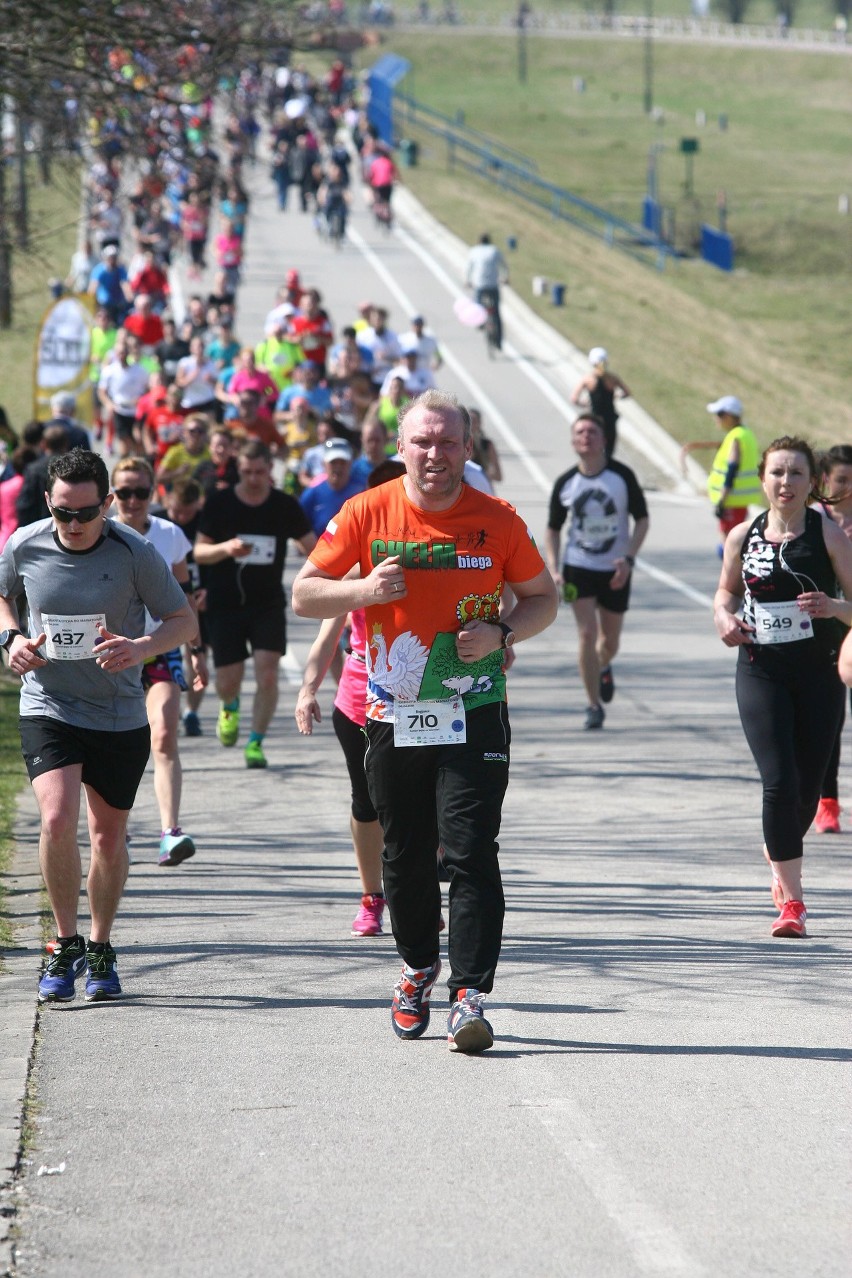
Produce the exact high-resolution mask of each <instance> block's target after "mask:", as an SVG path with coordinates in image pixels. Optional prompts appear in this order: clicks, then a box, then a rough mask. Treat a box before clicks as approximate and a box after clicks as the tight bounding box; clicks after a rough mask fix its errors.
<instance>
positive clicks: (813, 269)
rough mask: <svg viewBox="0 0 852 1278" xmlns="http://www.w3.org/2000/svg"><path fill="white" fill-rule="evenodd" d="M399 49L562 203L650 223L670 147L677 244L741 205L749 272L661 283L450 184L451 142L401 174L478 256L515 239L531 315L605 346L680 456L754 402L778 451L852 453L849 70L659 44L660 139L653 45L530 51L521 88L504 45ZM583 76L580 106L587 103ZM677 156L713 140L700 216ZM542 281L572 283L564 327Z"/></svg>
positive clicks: (692, 272)
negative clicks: (736, 400)
mask: <svg viewBox="0 0 852 1278" xmlns="http://www.w3.org/2000/svg"><path fill="white" fill-rule="evenodd" d="M387 47H392V48H393V51H394V52H398V53H400V54H402V55H403V56H404V57H407V58H408V59H409V60H410V61H411V63H412V67H413V71H412V73H411V74H410V75H409V76H408V77H406V79H405V80H403V81H402V83H401V85H400V88H401V89H403V90H404V91H406V92H409V93H411V94H413V95H414V96H415V97H416V98H418V99H419V100H421V101H423V102H424V103H426V104H428V105H431V106H433V107H436V108H437V109H440V110H442V111H443V112H444V113H446V114H448V115H450V116H452V115H454V114H455V112H456V111H457V110H459V109H461V110H463V111H464V114H465V119H466V121H467V123H468V124H469V125H471V126H472V127H474V128H478V129H480V130H482V131H483V132H486V133H488V134H489V135H491V136H494V137H499V138H500V139H501V140H502V141H504V142H506V143H508V144H509V145H512V146H514V147H516V148H517V149H518V150H520V151H523V152H524V153H525V154H527V155H529V156H531V157H533V158H535V159H536V160H537V161H538V163H539V165H540V168H541V171H542V173H543V174H545V175H547V176H548V177H549V178H550V179H551V180H552V181H554V182H556V183H557V184H558V185H562V186H564V187H566V188H568V189H569V190H571V191H572V192H574V193H576V194H579V195H582V196H584V197H586V198H587V199H589V200H591V201H593V202H594V203H597V204H600V205H603V206H604V207H606V208H607V209H610V210H612V211H613V212H617V213H620V214H622V215H623V216H625V217H627V218H629V219H630V220H634V221H635V220H638V217H639V211H640V205H641V199H642V196H643V194H644V192H645V189H646V169H647V162H648V153H649V148H650V146H651V144H652V143H659V144H661V145H662V146H663V148H664V149H663V151H662V153H661V156H660V161H659V182H660V198H661V200H662V202H663V203H664V204H666V205H670V206H671V207H672V208H673V209H674V213H675V219H676V226H677V231H678V239H679V242H680V243H682V244H689V243H691V241H692V240H693V239H694V237H695V235H696V234H697V227H698V224H699V222H700V221H701V220H702V219H703V220H707V221H708V222H710V223H711V224H714V225H715V224H716V223H717V210H716V196H717V192H718V191H719V190H722V189H724V190H725V191H726V192H727V197H728V229H729V230H730V232H731V233H732V235H733V236H734V240H735V245H736V250H737V270H736V271H735V272H734V273H733V274H726V273H725V272H721V271H718V270H716V269H715V268H713V267H711V266H709V265H707V264H705V263H702V262H700V261H698V260H682V261H679V262H676V263H673V264H671V265H669V266H667V267H666V270H665V271H664V272H657V271H655V270H654V269H651V268H649V267H647V266H643V265H641V264H639V263H637V262H634V261H633V260H632V259H630V258H628V257H626V256H624V255H623V254H619V253H618V252H616V251H614V250H611V249H609V248H607V247H606V246H605V245H604V244H602V243H601V242H599V241H597V240H596V239H594V238H592V237H590V236H588V235H584V234H583V233H582V232H580V231H576V230H574V229H572V228H571V227H569V226H567V225H566V224H564V223H558V222H555V221H553V220H552V219H551V218H549V217H548V216H547V215H546V214H544V213H539V212H536V211H535V210H532V209H530V208H528V207H527V206H526V205H524V204H522V203H520V202H519V201H515V200H513V199H512V198H511V197H503V196H501V195H500V194H499V192H498V191H497V189H496V188H495V187H493V186H491V185H490V184H487V183H484V182H482V181H480V180H478V179H477V178H475V177H472V176H470V175H468V174H467V173H463V172H461V171H459V172H456V173H451V172H449V170H448V167H447V158H446V154H445V148H444V145H443V143H440V142H436V141H434V140H432V139H430V138H429V137H428V136H427V135H426V134H425V133H420V134H417V133H416V132H415V133H414V136H416V137H418V140H419V141H420V143H421V157H420V163H419V165H418V167H417V168H415V169H411V170H405V172H404V177H405V181H406V182H407V183H409V185H410V187H411V190H412V191H413V193H414V194H415V195H416V196H417V197H418V198H419V199H421V200H422V201H423V203H424V204H425V205H426V206H427V207H428V208H429V209H430V211H431V212H432V213H433V214H435V215H436V216H437V217H439V218H440V220H441V221H443V222H444V223H445V224H447V225H448V226H450V227H451V228H452V229H453V230H455V231H456V232H457V233H458V234H459V235H461V236H462V238H464V239H465V240H467V241H468V242H471V241H473V240H475V239H476V238H477V237H478V235H479V234H480V232H481V231H482V230H484V229H489V230H490V231H491V232H492V235H493V236H494V238H495V239H496V240H498V241H503V242H505V238H506V236H508V235H509V234H514V235H516V236H517V238H518V245H519V247H518V249H517V251H516V252H515V253H514V254H513V256H512V261H511V267H512V277H513V283H514V284H515V286H516V288H517V289H518V291H519V292H520V294H521V296H523V297H524V298H525V300H527V301H529V302H530V304H531V305H533V306H534V307H535V308H536V309H537V310H538V311H539V312H540V313H542V314H543V315H545V316H546V317H547V319H548V320H549V321H550V322H551V323H553V324H554V326H555V327H557V328H558V329H559V330H560V331H561V332H562V333H564V335H565V336H566V337H568V338H569V339H570V340H571V341H573V342H575V343H576V345H578V346H579V347H580V348H583V349H588V348H589V347H590V346H592V345H598V344H601V345H604V346H606V347H608V348H609V350H610V353H611V356H612V361H613V366H614V367H615V368H616V370H617V371H618V372H620V373H621V375H622V376H623V377H624V379H625V380H626V381H627V383H628V384H629V385H630V386H631V389H632V390H633V391H634V394H635V396H636V398H637V399H638V400H639V401H640V402H641V403H642V404H643V405H644V406H645V407H646V408H647V409H648V410H649V411H650V412H651V413H652V414H653V415H654V416H655V417H656V418H657V419H658V420H659V421H660V422H661V423H662V425H663V426H664V427H665V428H666V429H667V430H668V431H669V432H670V433H671V434H672V435H673V436H674V437H675V438H678V439H681V440H686V439H695V438H706V437H707V435H708V425H712V423H710V422H709V419H708V417H707V415H706V413H705V412H704V404H705V403H707V402H708V400H709V399H710V398H715V397H716V396H717V395H718V394H721V393H723V392H725V391H728V392H733V393H736V394H738V395H740V396H741V397H742V398H743V400H744V401H745V404H746V408H747V412H748V417H749V420H750V422H751V424H752V425H753V426H754V428H755V429H756V431H757V433H758V435H759V436H760V438H761V439H762V440H763V441H764V442H768V441H769V440H770V439H772V438H773V437H775V436H776V435H777V434H779V433H781V432H783V431H787V430H805V431H806V432H807V434H808V435H809V436H810V437H811V438H813V439H815V440H816V441H817V442H820V443H836V442H838V441H839V440H845V439H848V438H850V436H852V413H850V407H849V400H848V373H849V343H850V321H849V307H848V296H849V286H850V282H852V253H850V247H852V242H850V235H852V219H850V218H849V217H841V216H840V215H839V214H838V212H837V198H838V195H839V194H840V193H841V192H842V191H844V190H845V189H847V188H848V187H849V185H850V181H849V179H850V172H849V163H848V155H847V151H848V125H847V124H846V121H845V119H844V112H845V113H846V118H847V119H848V113H849V110H850V107H852V80H850V77H849V61H848V58H847V57H845V56H836V55H829V54H804V53H792V52H789V51H787V50H782V51H777V52H773V51H772V50H740V49H726V48H721V47H709V46H706V47H704V46H693V45H689V46H677V45H666V44H664V43H662V42H657V43H656V44H655V77H654V82H655V95H654V100H655V103H656V104H657V105H659V106H660V107H661V108H662V111H663V122H662V123H660V124H655V123H654V122H653V121H651V120H649V119H648V118H647V117H646V116H645V114H644V112H643V110H642V95H643V66H642V56H643V55H642V48H641V45H640V44H636V45H633V44H629V43H627V42H624V41H615V40H582V39H574V38H572V39H571V40H568V41H563V40H546V41H545V40H541V41H530V42H529V62H528V78H527V82H526V84H525V85H521V84H520V83H519V82H518V77H517V66H516V51H515V49H514V46H513V42H512V41H507V40H505V39H500V38H494V39H489V38H482V37H480V36H476V37H465V36H464V35H462V34H460V33H459V32H454V33H453V34H452V35H451V36H450V37H448V36H447V34H446V33H441V34H433V33H430V34H428V35H426V34H423V35H419V36H418V38H417V39H416V40H414V39H410V38H404V37H403V36H402V35H401V34H398V35H394V36H393V37H392V40H391V41H389V44H388V46H386V48H387ZM472 65H475V67H476V74H471V71H470V68H471V66H472ZM578 77H582V78H583V79H584V80H585V82H586V91H585V92H584V93H578V92H576V91H575V88H574V83H575V79H576V78H578ZM698 110H702V111H704V112H705V114H706V117H707V120H708V124H707V125H706V126H704V127H703V128H701V127H699V126H698V125H697V124H696V112H697V111H698ZM721 113H724V114H726V115H727V117H728V128H727V130H724V131H723V130H721V129H720V128H719V126H718V117H719V115H720V114H721ZM682 137H698V138H699V141H700V151H699V153H698V155H697V156H696V157H695V166H694V195H693V197H692V198H688V197H687V195H686V194H685V192H684V191H683V182H684V178H685V162H684V157H683V156H682V154H681V153H680V151H679V141H680V139H681V138H682ZM534 275H543V276H545V277H546V278H548V279H550V280H556V279H559V280H561V281H563V282H564V283H565V284H566V286H567V293H566V307H565V308H564V309H562V310H556V309H555V308H553V307H552V306H550V305H549V303H548V302H547V300H546V299H545V300H539V299H534V298H533V297H532V295H531V288H530V281H531V279H532V277H533V276H534ZM710 434H711V435H712V430H711V431H710Z"/></svg>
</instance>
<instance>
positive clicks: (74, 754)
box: [19, 716, 151, 812]
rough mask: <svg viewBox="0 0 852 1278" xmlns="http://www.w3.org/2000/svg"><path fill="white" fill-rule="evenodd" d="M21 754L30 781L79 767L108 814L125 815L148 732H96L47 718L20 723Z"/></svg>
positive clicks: (146, 751) (143, 757) (136, 784)
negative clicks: (113, 812)
mask: <svg viewBox="0 0 852 1278" xmlns="http://www.w3.org/2000/svg"><path fill="white" fill-rule="evenodd" d="M19 725H20V731H21V753H22V754H23V756H24V762H25V763H26V765H27V772H28V773H29V777H30V780H31V781H34V780H35V779H36V777H40V776H43V775H44V774H45V773H46V772H55V771H56V770H57V769H58V768H68V767H71V766H73V765H74V764H78V763H82V765H83V782H84V784H85V785H90V786H91V787H92V789H93V790H96V791H97V793H98V794H99V795H100V796H101V798H102V799H103V800H104V802H105V803H108V804H109V806H110V807H111V808H118V809H119V810H120V811H122V812H129V811H130V809H131V808H132V807H133V804H134V802H135V800H136V791H137V790H138V789H139V782H140V781H141V780H142V774H143V772H144V771H145V765H146V764H147V762H148V756H149V755H150V753H151V729H150V728H149V727H148V725H147V724H146V725H145V727H144V728H132V729H131V730H130V731H129V732H99V731H96V730H95V729H94V728H75V727H74V725H73V724H71V723H63V722H62V721H61V720H60V719H50V718H48V717H47V716H39V717H37V718H21V719H20V721H19Z"/></svg>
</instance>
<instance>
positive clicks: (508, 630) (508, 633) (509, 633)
mask: <svg viewBox="0 0 852 1278" xmlns="http://www.w3.org/2000/svg"><path fill="white" fill-rule="evenodd" d="M497 625H498V626H499V627H500V629H501V630H502V631H503V640H502V642H501V644H500V647H501V648H511V646H512V644H513V643H514V642H515V632H514V630H513V629H512V627H511V626H507V625H506V622H505V621H498V622H497Z"/></svg>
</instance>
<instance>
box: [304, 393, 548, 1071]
mask: <svg viewBox="0 0 852 1278" xmlns="http://www.w3.org/2000/svg"><path fill="white" fill-rule="evenodd" d="M398 450H399V453H400V456H401V457H402V460H403V462H404V464H405V471H406V473H405V475H404V476H403V477H402V478H401V479H398V480H393V481H392V482H391V483H388V484H385V485H383V486H381V487H379V488H375V489H371V490H368V491H367V492H366V493H360V494H358V496H356V497H352V498H351V499H350V500H349V501H348V502H346V504H345V505H344V507H343V508H342V510H341V511H340V512H339V513H338V514H337V515H335V517H334V518H333V519H332V520H330V522H329V524H328V527H327V528H326V530H325V532H324V533H323V535H322V537H321V539H320V541H319V542H318V543H317V545H316V547H315V548H314V550H313V551H312V553H311V556H310V559H309V560H308V561H307V563H306V564H305V565H304V566H303V568H302V569H301V570H300V572H299V574H298V576H297V578H296V580H295V582H294V585H293V608H294V611H295V612H296V613H297V614H298V615H299V616H303V617H334V616H340V615H342V614H344V613H347V612H350V611H352V610H353V609H355V608H364V609H366V622H367V653H366V656H367V678H368V685H367V707H366V711H367V725H366V731H367V737H368V741H369V747H368V751H367V759H366V769H367V781H368V784H369V788H370V796H371V799H372V801H373V804H374V805H375V808H376V811H377V812H378V814H379V819H380V821H381V824H382V831H383V834H384V841H385V849H384V853H383V862H384V888H385V896H386V898H387V902H388V907H389V910H390V916H391V923H392V925H393V933H394V938H395V940H396V943H397V949H398V950H399V953H400V955H401V957H402V959H403V963H404V966H403V969H402V975H401V977H400V980H399V982H398V983H397V985H396V989H395V992H394V1000H393V1005H392V1009H391V1023H392V1026H393V1029H394V1032H395V1033H396V1034H397V1035H398V1036H399V1037H400V1038H419V1037H420V1035H421V1034H423V1033H424V1032H425V1030H426V1027H427V1025H428V1023H429V996H430V994H431V991H432V987H433V985H434V983H435V980H436V979H437V976H438V973H439V971H440V967H441V964H440V959H439V957H438V954H439V944H438V927H439V920H440V907H441V893H440V886H439V883H438V870H437V863H436V855H435V854H436V849H437V848H438V847H439V846H440V847H442V848H443V851H444V864H445V866H446V868H447V870H448V871H449V874H450V930H449V961H450V968H451V975H450V979H449V981H448V985H449V990H450V1003H451V1008H450V1016H449V1021H448V1026H447V1036H448V1041H449V1045H450V1047H451V1048H453V1049H455V1050H457V1051H463V1052H479V1051H483V1050H485V1049H486V1048H488V1047H490V1046H491V1045H492V1043H493V1034H492V1030H491V1026H490V1025H489V1023H488V1021H487V1020H486V1019H485V1017H484V1015H483V1002H484V998H485V995H486V993H488V992H489V991H490V990H491V989H492V987H493V983H494V972H495V969H496V966H497V960H498V957H499V954H500V944H501V940H502V929H503V913H504V899H503V887H502V883H501V879H500V867H499V864H498V860H497V834H498V832H499V829H500V818H501V811H502V804H503V796H504V794H505V791H506V786H507V784H508V780H509V742H510V729H509V719H508V713H507V709H506V679H505V671H504V662H505V657H506V652H505V650H506V649H507V648H509V647H511V646H512V644H514V643H515V642H517V641H520V640H522V639H529V638H531V637H532V636H533V635H536V634H538V633H539V632H540V631H541V630H544V629H545V628H546V627H547V626H549V625H550V623H551V622H552V621H553V620H554V618H555V616H556V612H557V607H558V603H557V595H556V588H555V586H554V584H553V581H552V579H551V577H550V574H549V573H548V571H547V569H546V567H545V566H544V562H543V560H542V558H541V555H540V554H539V552H538V550H537V548H536V546H535V543H534V542H533V540H532V537H531V536H530V533H529V530H528V529H527V527H526V525H525V524H524V521H523V520H522V519H521V518H520V516H519V515H518V514H517V512H516V511H515V510H514V508H513V507H512V506H510V505H509V504H508V503H507V502H504V501H500V500H498V499H497V498H494V497H489V496H486V495H485V494H484V493H480V492H477V491H476V490H474V489H472V488H470V487H469V486H468V485H467V484H465V483H464V482H463V473H464V463H465V461H466V460H467V459H468V458H469V457H470V453H471V441H470V418H469V417H468V415H467V412H466V410H465V409H464V408H462V407H460V405H459V404H458V402H457V400H456V399H455V397H454V396H450V395H445V394H442V393H441V392H439V391H434V390H433V391H426V392H425V393H424V394H423V395H421V396H419V397H418V398H417V399H415V400H413V401H412V402H411V404H410V405H409V406H408V407H407V409H406V410H405V413H404V414H403V417H402V420H401V423H400V429H399V442H398ZM356 568H357V569H359V571H360V576H358V577H349V578H347V576H346V574H347V573H349V572H350V570H352V569H356ZM507 586H508V587H511V590H512V591H513V593H514V596H515V604H514V606H513V607H512V608H510V609H509V610H508V611H507V612H506V613H505V614H504V615H503V616H500V611H499V610H500V601H501V598H502V596H503V592H504V590H505V588H506V587H507Z"/></svg>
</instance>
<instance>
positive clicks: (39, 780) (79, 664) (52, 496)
mask: <svg viewBox="0 0 852 1278" xmlns="http://www.w3.org/2000/svg"><path fill="white" fill-rule="evenodd" d="M46 497H47V503H48V509H49V510H50V512H51V518H50V519H44V520H39V521H38V522H37V523H35V524H31V525H29V526H28V527H26V528H20V529H18V531H17V532H15V533H13V534H12V536H11V537H10V539H9V541H8V542H7V543H6V546H5V547H4V549H3V552H2V554H0V647H2V648H4V649H5V651H6V653H7V655H8V659H9V667H10V669H12V670H13V671H14V672H15V674H18V675H20V676H21V678H22V687H21V719H20V729H21V743H22V747H23V754H24V759H25V761H26V764H27V771H28V773H29V777H30V781H31V782H32V786H33V790H34V792H35V796H36V799H37V801H38V805H39V810H40V813H41V821H42V829H41V841H40V861H41V869H42V874H43V875H44V881H45V885H46V887H47V892H48V896H49V897H50V903H51V906H52V909H53V913H54V917H55V920H56V933H57V939H56V942H55V943H54V945H53V947H52V954H51V958H50V961H49V962H48V965H47V967H46V969H45V972H44V975H43V976H42V979H41V982H40V984H39V1000H40V1001H41V1002H68V1001H70V1000H71V999H73V997H74V981H75V979H76V977H77V976H78V975H79V974H80V973H81V972H82V970H83V968H84V967H85V968H86V969H87V972H86V998H87V999H88V1000H90V1001H92V1000H95V1001H97V1000H101V999H109V998H117V997H118V996H119V995H120V994H121V985H120V983H119V980H118V974H117V972H116V969H115V951H114V950H113V948H112V946H111V944H110V930H111V927H112V923H113V920H114V918H115V915H116V912H117V910H118V903H119V901H120V899H121V893H122V891H123V889H124V882H125V879H126V878H127V867H128V858H127V846H126V835H127V818H128V815H129V812H130V809H131V808H132V806H133V802H134V799H135V797H136V790H137V788H138V786H139V782H140V780H141V777H142V773H143V772H144V770H145V764H146V763H147V760H148V755H149V753H150V732H149V729H148V721H147V715H146V712H145V697H144V692H143V689H142V682H141V678H140V671H139V667H140V665H141V664H142V662H143V661H144V660H145V659H146V658H148V657H153V656H156V655H157V654H159V653H161V652H167V651H169V650H170V649H172V648H176V647H178V646H179V645H180V644H182V643H184V642H186V641H188V640H189V639H191V637H192V636H193V634H195V631H196V621H195V616H194V614H193V612H192V609H191V608H190V606H189V604H188V603H187V601H186V599H185V597H184V593H183V591H182V590H181V588H180V586H179V585H178V584H177V582H176V581H175V579H174V576H173V575H172V572H171V569H170V568H169V566H168V565H167V564H166V561H165V560H164V559H163V558H162V556H161V555H160V554H159V553H158V552H157V551H156V550H155V549H154V547H153V546H151V545H149V544H148V542H146V541H145V539H144V538H143V537H140V536H138V534H136V533H134V532H133V531H132V530H130V529H128V528H119V527H116V525H115V524H113V522H112V521H110V520H108V519H107V518H106V513H107V510H108V509H109V506H110V504H111V502H112V496H111V495H110V492H109V476H108V474H107V469H106V466H105V465H104V463H103V461H102V460H101V458H100V457H98V456H96V455H95V454H94V453H91V452H87V451H85V450H83V449H74V450H73V451H72V452H70V453H66V454H64V455H63V456H61V457H56V458H54V460H53V461H52V462H51V464H50V467H49V470H48V479H47V492H46ZM24 593H26V596H27V605H28V616H29V633H28V634H27V635H25V634H22V632H21V630H20V629H19V619H18V612H17V608H16V600H17V599H19V598H20V597H21V596H22V595H23V594H24ZM146 609H147V610H148V612H149V613H150V614H151V616H152V617H154V618H156V619H159V622H160V624H159V625H158V626H157V628H156V629H155V631H154V633H153V634H150V635H146V634H145V611H146ZM81 783H82V785H83V786H84V787H85V791H86V802H87V806H88V810H89V830H90V835H91V867H90V870H89V878H88V889H89V908H90V912H91V939H90V940H89V942H88V945H86V943H85V942H84V940H83V938H82V937H81V936H80V935H78V933H77V906H78V902H79V896H80V880H81V870H80V851H79V848H78V845H77V822H78V815H79V810H80V786H81Z"/></svg>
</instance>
